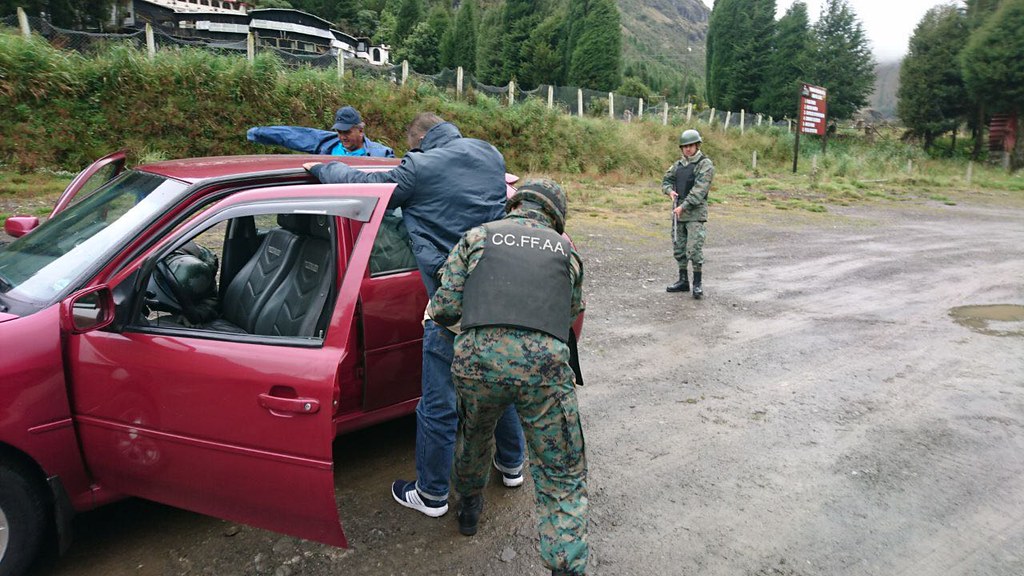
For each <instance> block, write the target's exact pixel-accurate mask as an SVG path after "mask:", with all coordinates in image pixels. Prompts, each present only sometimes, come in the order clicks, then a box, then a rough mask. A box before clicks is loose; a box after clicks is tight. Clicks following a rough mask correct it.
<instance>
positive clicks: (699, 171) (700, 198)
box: [661, 150, 715, 222]
mask: <svg viewBox="0 0 1024 576" xmlns="http://www.w3.org/2000/svg"><path fill="white" fill-rule="evenodd" d="M689 164H696V165H697V166H696V168H695V169H694V176H695V177H696V179H695V180H694V183H693V188H691V189H690V193H689V194H687V195H686V198H679V200H677V204H676V205H677V206H678V205H679V204H682V206H683V213H682V214H681V215H680V216H679V221H680V222H707V219H708V192H709V191H710V190H711V179H712V178H714V177H715V165H714V163H712V162H711V158H708V157H707V156H705V155H704V152H702V151H700V150H697V153H696V154H694V155H693V156H691V157H689V158H686V157H685V156H684V157H682V158H680V159H679V160H676V161H675V162H673V163H672V165H671V166H669V168H668V170H666V171H665V176H664V177H663V178H662V179H661V191H662V192H664V193H665V195H666V196H667V195H669V193H670V192H672V191H673V190H675V189H676V170H678V169H679V168H682V167H684V166H687V165H689ZM680 194H681V193H680Z"/></svg>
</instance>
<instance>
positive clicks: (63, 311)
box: [60, 285, 114, 334]
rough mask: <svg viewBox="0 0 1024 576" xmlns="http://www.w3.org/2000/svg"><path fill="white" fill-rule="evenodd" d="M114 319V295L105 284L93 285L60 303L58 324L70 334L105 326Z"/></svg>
mask: <svg viewBox="0 0 1024 576" xmlns="http://www.w3.org/2000/svg"><path fill="white" fill-rule="evenodd" d="M113 321H114V295H113V293H112V292H111V291H110V288H109V287H107V286H105V285H104V286H94V287H92V288H86V289H85V290H82V291H80V292H76V293H75V294H72V295H71V296H69V297H68V298H67V299H65V300H64V301H63V302H61V303H60V326H61V329H62V330H63V331H66V332H69V333H71V334H82V333H84V332H90V331H92V330H100V329H102V328H106V327H107V326H109V325H110V324H111V323H112V322H113Z"/></svg>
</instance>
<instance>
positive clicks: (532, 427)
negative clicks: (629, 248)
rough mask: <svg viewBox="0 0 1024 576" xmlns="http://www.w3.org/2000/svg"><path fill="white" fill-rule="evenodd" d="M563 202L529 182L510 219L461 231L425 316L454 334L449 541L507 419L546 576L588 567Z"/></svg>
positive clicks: (466, 527) (574, 308) (512, 204)
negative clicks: (526, 459) (516, 429)
mask: <svg viewBox="0 0 1024 576" xmlns="http://www.w3.org/2000/svg"><path fill="white" fill-rule="evenodd" d="M566 203H567V202H566V196H565V192H564V191H563V190H562V188H561V187H560V186H559V185H558V184H556V183H555V182H554V181H552V180H547V179H540V180H528V181H527V182H525V183H524V184H523V185H522V187H520V188H519V191H518V192H517V193H516V194H515V195H514V196H512V198H510V199H509V200H508V203H507V204H506V211H507V212H508V214H507V215H506V216H505V217H504V218H503V219H501V220H497V221H494V222H489V223H487V224H484V225H483V226H479V227H476V228H473V229H471V230H470V231H468V232H467V233H466V234H465V235H464V236H463V237H462V239H461V240H460V241H459V243H458V244H456V245H455V249H454V250H453V251H452V253H451V255H450V256H449V257H448V260H447V262H446V263H445V265H444V267H442V269H441V287H440V288H439V289H438V290H437V292H436V293H435V294H434V297H433V298H432V299H431V301H430V307H429V308H428V311H429V313H430V315H431V317H432V318H433V319H434V321H435V322H438V323H439V324H442V325H445V326H455V325H456V324H458V323H459V322H461V329H462V332H461V333H460V334H459V335H458V336H457V337H456V339H455V360H454V362H453V363H452V376H453V378H454V380H455V388H456V391H457V392H458V394H459V400H460V405H459V406H460V412H459V422H460V426H461V428H462V432H463V435H464V440H463V443H462V445H461V446H460V447H459V449H458V451H457V452H456V455H455V489H456V491H457V492H458V493H459V495H460V496H461V502H460V506H459V532H461V533H463V534H465V535H467V536H472V535H473V534H476V531H477V524H478V522H479V519H480V513H481V511H482V510H483V494H482V492H483V488H484V486H485V485H486V483H487V473H488V470H489V464H490V452H491V436H492V435H493V434H492V433H493V430H494V425H495V422H497V420H498V418H499V417H500V416H501V414H502V412H503V411H504V410H505V408H506V407H507V406H508V405H510V404H512V405H514V406H515V407H516V411H517V412H518V413H519V418H520V420H521V421H522V424H523V431H524V432H526V441H527V446H528V447H529V450H530V458H531V466H530V473H531V475H532V476H533V483H534V489H535V492H536V498H535V499H536V503H537V511H538V516H539V522H538V529H539V532H540V551H541V557H542V558H543V560H544V563H545V564H546V565H547V566H548V567H549V568H551V573H552V574H565V575H568V574H584V573H585V572H586V567H587V557H588V555H589V548H588V546H587V539H586V534H587V459H586V454H585V453H584V449H583V430H582V428H581V427H580V418H579V410H578V408H577V404H576V391H575V388H574V385H575V377H574V374H573V371H572V369H571V368H570V367H569V346H568V344H567V342H568V341H569V337H570V329H571V325H572V321H573V319H574V318H576V317H577V316H578V315H579V314H580V312H582V311H583V264H582V262H581V261H580V257H579V254H577V253H576V251H575V250H574V249H573V248H572V245H571V244H570V243H569V241H568V240H566V239H565V238H564V237H563V236H562V235H561V233H562V231H563V229H564V227H565V214H566Z"/></svg>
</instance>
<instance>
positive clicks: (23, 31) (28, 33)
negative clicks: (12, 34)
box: [18, 6, 32, 40]
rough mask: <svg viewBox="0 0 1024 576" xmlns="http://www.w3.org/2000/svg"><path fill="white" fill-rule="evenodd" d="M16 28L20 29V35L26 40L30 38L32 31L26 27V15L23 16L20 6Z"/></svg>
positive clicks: (23, 12)
mask: <svg viewBox="0 0 1024 576" xmlns="http://www.w3.org/2000/svg"><path fill="white" fill-rule="evenodd" d="M18 27H19V28H21V35H22V36H24V37H25V39H26V40H28V39H29V38H31V37H32V29H31V28H29V27H28V15H26V14H25V11H24V10H22V9H21V7H20V6H19V7H18Z"/></svg>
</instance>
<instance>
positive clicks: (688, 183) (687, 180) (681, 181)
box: [676, 162, 697, 205]
mask: <svg viewBox="0 0 1024 576" xmlns="http://www.w3.org/2000/svg"><path fill="white" fill-rule="evenodd" d="M696 171H697V163H696V162H690V163H689V164H687V165H686V166H680V167H679V168H676V194H678V195H679V199H678V203H677V205H678V204H682V202H683V198H686V195H687V194H689V193H690V190H692V189H693V183H694V182H696V181H697V175H696V174H695V172H696Z"/></svg>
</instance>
